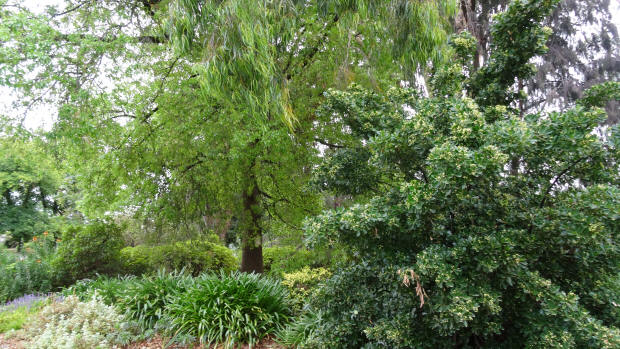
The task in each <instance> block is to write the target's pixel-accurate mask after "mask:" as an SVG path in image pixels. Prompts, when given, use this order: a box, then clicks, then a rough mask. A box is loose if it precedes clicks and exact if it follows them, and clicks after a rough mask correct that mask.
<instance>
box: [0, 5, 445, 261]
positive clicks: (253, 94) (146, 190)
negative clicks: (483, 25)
mask: <svg viewBox="0 0 620 349" xmlns="http://www.w3.org/2000/svg"><path fill="white" fill-rule="evenodd" d="M456 3H457V1H405V0H394V1H362V0H358V1H328V0H314V1H293V0H290V1H284V0H273V1H250V0H228V1H187V0H178V1H120V0H119V1H105V2H98V1H81V2H71V1H70V2H67V4H66V5H65V6H64V7H62V8H57V9H55V8H50V9H49V10H48V11H47V12H46V13H44V14H42V15H34V14H32V13H29V12H28V11H27V10H26V9H17V10H15V7H7V6H5V7H4V9H3V13H2V16H3V21H2V23H3V24H2V25H3V26H4V29H5V30H4V31H0V33H3V34H2V35H4V37H3V38H2V41H3V43H4V44H3V47H2V50H3V51H4V53H6V54H8V55H6V56H5V57H11V59H5V60H3V61H1V62H0V70H2V71H3V72H4V73H6V74H5V76H6V77H7V78H6V79H5V80H4V81H3V82H4V83H5V84H8V85H11V86H14V87H18V88H21V91H22V92H24V96H25V99H24V100H33V99H36V98H39V96H40V95H42V94H43V93H44V92H45V88H48V87H50V86H53V88H54V94H53V95H54V98H51V99H50V100H52V101H54V102H55V103H57V105H58V106H59V107H60V109H59V110H60V112H59V114H58V122H57V123H56V125H55V134H56V135H57V136H58V137H60V138H62V139H64V140H65V141H66V142H65V143H66V144H67V147H68V149H70V155H71V156H72V158H73V159H72V161H71V162H72V163H73V165H74V166H75V170H76V171H77V172H78V173H80V176H79V178H80V180H81V183H82V186H83V187H84V188H85V189H86V195H85V199H84V201H83V208H84V209H85V210H86V211H87V212H88V214H90V215H92V216H97V215H102V214H105V213H106V212H107V213H110V212H129V213H132V214H134V213H135V214H140V215H141V216H142V217H147V218H148V219H158V220H162V221H166V222H179V223H180V222H186V221H188V220H192V219H196V218H199V217H203V216H204V215H207V214H227V215H232V216H235V217H236V218H237V219H238V221H239V229H240V231H241V240H242V241H241V243H242V251H243V252H242V265H241V270H243V271H256V272H261V271H262V268H263V265H262V236H263V234H264V232H265V229H266V228H267V226H268V224H269V223H270V222H273V221H278V222H282V223H283V224H287V225H290V226H291V227H296V226H297V225H298V223H299V222H300V221H301V219H302V218H303V217H304V216H306V215H308V214H312V213H314V212H316V210H317V209H318V208H320V204H319V201H318V198H317V197H316V196H315V195H313V194H311V193H310V192H309V191H308V190H306V189H305V183H306V182H307V178H308V174H309V170H310V168H311V167H312V164H313V163H314V162H315V159H316V157H317V144H320V143H327V142H326V141H325V140H324V139H321V138H320V137H319V136H318V133H317V132H316V131H315V129H314V128H315V121H316V116H315V114H314V112H313V111H314V109H315V107H316V106H317V105H318V104H319V103H320V101H321V99H322V98H323V97H322V96H323V92H324V91H326V90H327V89H328V88H344V87H345V86H347V85H348V84H349V83H351V82H356V83H358V84H361V85H363V86H366V87H369V88H373V89H376V90H381V89H383V88H384V87H385V86H387V85H390V84H391V83H393V82H394V81H408V82H409V83H417V82H419V81H416V76H422V75H421V74H420V73H421V72H423V71H424V69H425V68H426V67H427V66H428V64H432V63H431V62H435V64H437V63H438V62H440V61H441V60H442V59H443V54H442V52H443V49H444V46H443V45H444V42H445V41H446V36H447V30H448V29H449V28H450V17H451V16H453V15H454V14H455V13H456V10H457V7H456ZM5 23H6V24H7V25H5ZM9 23H12V24H10V25H8V24H9ZM26 28H30V30H28V29H26ZM24 31H25V33H24ZM25 34H26V35H25ZM8 43H11V44H8ZM50 51H53V54H52V55H49V54H46V52H50ZM28 74H38V75H37V76H41V77H42V78H41V79H38V80H37V81H36V83H35V82H34V80H32V79H28V78H25V77H28ZM29 98H30V99H29ZM327 146H329V145H327Z"/></svg>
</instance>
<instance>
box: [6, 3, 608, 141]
mask: <svg viewBox="0 0 620 349" xmlns="http://www.w3.org/2000/svg"><path fill="white" fill-rule="evenodd" d="M585 1H587V0H585ZM19 2H20V3H21V5H22V6H26V7H28V8H30V9H31V10H32V11H34V12H41V11H43V10H44V9H45V7H46V6H49V5H60V4H62V3H63V2H64V1H63V0H21V1H19ZM611 11H612V17H613V21H614V23H615V24H616V27H617V28H618V29H620V1H612V3H611ZM17 98H18V97H17V95H16V94H15V93H13V91H12V90H11V89H9V88H6V87H3V86H0V114H3V115H9V116H11V115H25V117H24V122H23V125H24V126H25V127H27V128H28V129H31V130H35V129H38V128H42V129H44V130H50V129H51V127H52V126H53V123H54V120H55V114H56V108H55V107H53V106H50V105H39V106H36V107H34V108H32V109H30V110H28V111H25V110H24V109H23V108H22V109H15V108H14V107H13V106H12V104H13V102H15V101H16V100H17Z"/></svg>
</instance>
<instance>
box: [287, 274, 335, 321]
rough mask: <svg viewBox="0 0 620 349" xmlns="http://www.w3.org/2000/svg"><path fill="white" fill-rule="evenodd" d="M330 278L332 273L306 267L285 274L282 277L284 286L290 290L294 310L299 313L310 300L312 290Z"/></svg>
mask: <svg viewBox="0 0 620 349" xmlns="http://www.w3.org/2000/svg"><path fill="white" fill-rule="evenodd" d="M330 276H331V272H330V271H328V270H327V269H325V268H312V269H311V268H309V267H304V268H302V269H300V270H298V271H295V272H292V273H285V274H284V275H283V276H282V285H284V286H285V287H286V288H288V290H289V295H290V299H291V303H292V306H293V309H294V310H295V311H296V312H299V311H300V310H301V308H302V307H303V305H304V303H305V302H306V301H307V300H308V299H309V298H310V294H311V292H312V290H313V289H314V288H316V287H317V285H318V284H319V283H320V282H321V281H325V280H326V279H327V278H329V277H330Z"/></svg>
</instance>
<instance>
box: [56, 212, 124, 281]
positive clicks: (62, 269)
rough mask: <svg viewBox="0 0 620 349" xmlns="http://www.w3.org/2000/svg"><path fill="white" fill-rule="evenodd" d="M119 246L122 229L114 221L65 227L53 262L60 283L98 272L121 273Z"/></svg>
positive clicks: (90, 275) (93, 275)
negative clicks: (112, 222)
mask: <svg viewBox="0 0 620 349" xmlns="http://www.w3.org/2000/svg"><path fill="white" fill-rule="evenodd" d="M122 247H123V239H122V235H121V229H120V227H118V226H117V225H115V224H109V223H103V222H94V223H91V224H89V225H85V226H77V227H71V228H68V229H67V230H66V231H64V232H63V234H62V241H61V242H60V243H59V244H58V250H57V253H56V256H55V257H54V259H53V261H52V266H53V268H54V271H55V272H56V273H57V275H58V277H59V280H58V282H59V284H61V285H69V284H72V283H73V282H75V281H76V280H79V279H85V278H94V277H95V276H96V275H97V274H104V275H116V274H118V273H120V272H121V265H120V250H121V248H122Z"/></svg>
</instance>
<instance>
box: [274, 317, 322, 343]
mask: <svg viewBox="0 0 620 349" xmlns="http://www.w3.org/2000/svg"><path fill="white" fill-rule="evenodd" d="M321 326H323V317H322V315H321V313H320V312H313V311H307V312H304V313H303V314H301V315H300V316H299V317H297V318H295V319H294V321H293V322H291V323H289V324H288V325H286V327H284V328H283V329H282V330H281V331H279V332H278V333H276V341H277V342H278V343H280V344H283V345H286V346H287V347H291V348H297V349H303V348H318V347H319V346H320V342H319V341H317V339H316V333H317V331H318V329H319V328H321Z"/></svg>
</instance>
